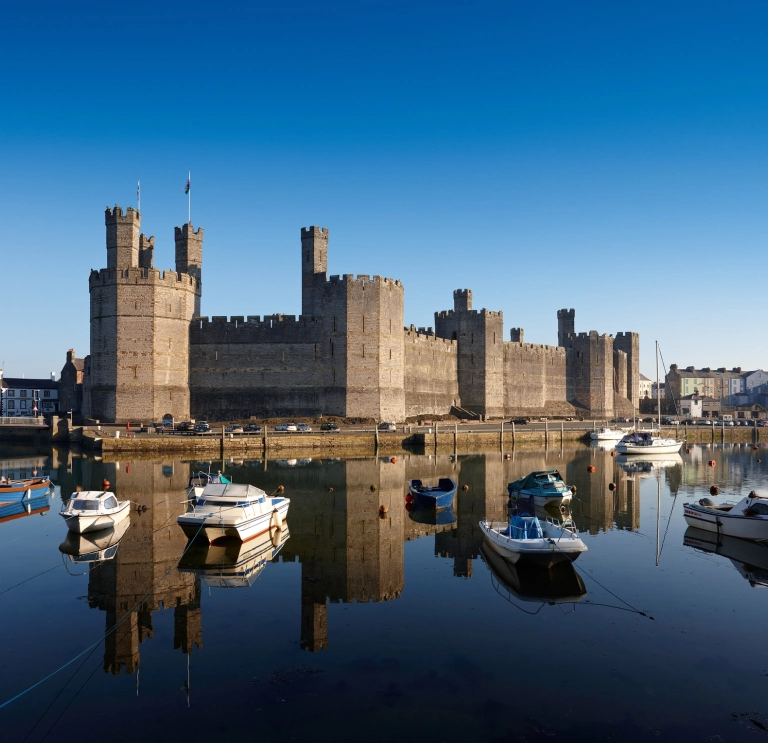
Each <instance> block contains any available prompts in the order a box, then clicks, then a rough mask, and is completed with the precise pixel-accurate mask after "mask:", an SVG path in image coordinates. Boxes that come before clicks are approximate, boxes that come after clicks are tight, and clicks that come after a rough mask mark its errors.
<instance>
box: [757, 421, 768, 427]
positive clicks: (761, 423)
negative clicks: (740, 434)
mask: <svg viewBox="0 0 768 743" xmlns="http://www.w3.org/2000/svg"><path fill="white" fill-rule="evenodd" d="M757 426H758V428H768V421H758V422H757Z"/></svg>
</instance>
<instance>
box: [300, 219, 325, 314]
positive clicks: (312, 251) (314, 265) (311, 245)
mask: <svg viewBox="0 0 768 743" xmlns="http://www.w3.org/2000/svg"><path fill="white" fill-rule="evenodd" d="M327 273H328V228H327V227H302V228H301V314H302V315H310V316H315V315H319V314H320V307H319V304H320V297H319V291H318V289H319V286H320V285H322V284H323V283H324V282H325V279H326V274H327Z"/></svg>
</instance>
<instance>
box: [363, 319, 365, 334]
mask: <svg viewBox="0 0 768 743" xmlns="http://www.w3.org/2000/svg"><path fill="white" fill-rule="evenodd" d="M363 333H365V315H363Z"/></svg>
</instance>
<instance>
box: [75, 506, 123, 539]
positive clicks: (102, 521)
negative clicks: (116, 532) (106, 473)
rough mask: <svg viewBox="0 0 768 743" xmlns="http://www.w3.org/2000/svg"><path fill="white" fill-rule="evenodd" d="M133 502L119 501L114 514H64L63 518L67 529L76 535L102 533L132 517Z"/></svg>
mask: <svg viewBox="0 0 768 743" xmlns="http://www.w3.org/2000/svg"><path fill="white" fill-rule="evenodd" d="M130 513H131V502H130V501H127V500H125V501H118V508H117V510H115V511H113V512H112V513H95V514H93V515H92V516H91V515H87V514H79V515H76V516H71V515H69V514H65V513H62V514H61V516H62V517H63V518H64V520H65V521H66V522H67V528H68V529H69V530H70V531H72V532H74V533H75V534H85V533H86V532H91V531H102V530H104V529H111V528H113V527H114V526H115V525H116V524H119V523H120V522H121V521H122V520H123V519H125V518H127V517H128V516H130Z"/></svg>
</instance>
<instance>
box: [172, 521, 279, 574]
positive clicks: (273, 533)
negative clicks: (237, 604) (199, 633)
mask: <svg viewBox="0 0 768 743" xmlns="http://www.w3.org/2000/svg"><path fill="white" fill-rule="evenodd" d="M290 536H291V533H290V531H289V530H288V524H284V525H283V528H282V529H271V530H269V531H266V532H264V533H263V534H260V535H259V536H258V537H256V538H255V539H252V540H250V541H249V542H240V541H239V540H234V539H226V540H220V541H219V542H218V543H217V544H210V543H208V544H206V543H202V544H194V545H193V546H192V547H191V548H190V549H189V550H188V551H187V552H185V553H184V556H183V557H182V558H181V561H180V562H179V572H180V573H194V574H196V575H199V576H200V579H201V580H202V581H203V583H204V584H205V585H206V586H210V587H212V588H248V587H250V586H252V585H253V583H254V581H255V580H256V578H258V577H259V575H260V574H261V571H262V570H264V568H265V567H266V565H267V563H268V562H271V561H272V560H274V559H275V557H276V556H277V554H278V552H280V550H281V549H282V548H283V545H284V544H285V543H286V542H287V541H288V539H289V537H290Z"/></svg>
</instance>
